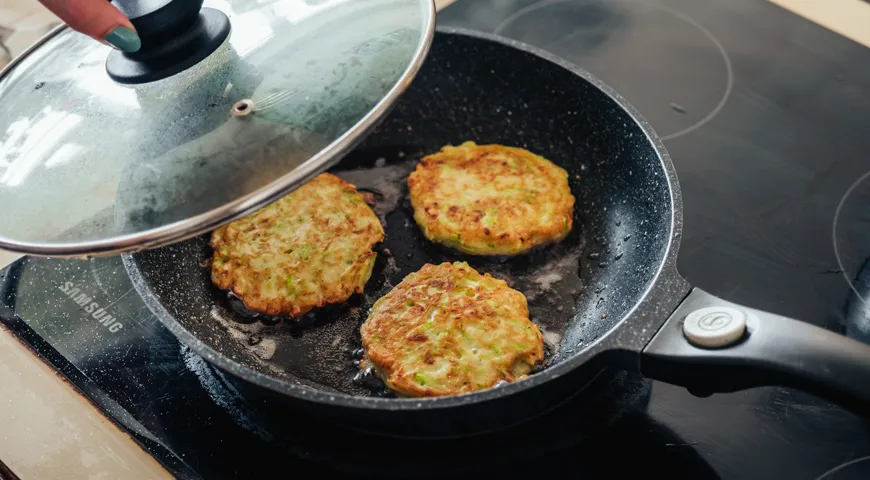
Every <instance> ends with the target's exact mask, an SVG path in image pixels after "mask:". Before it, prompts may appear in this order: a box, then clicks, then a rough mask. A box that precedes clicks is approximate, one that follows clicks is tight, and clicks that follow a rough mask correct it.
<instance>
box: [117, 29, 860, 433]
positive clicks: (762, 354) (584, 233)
mask: <svg viewBox="0 0 870 480" xmlns="http://www.w3.org/2000/svg"><path fill="white" fill-rule="evenodd" d="M465 140H474V141H475V142H477V143H479V144H482V143H500V144H506V145H513V146H520V147H525V148H527V149H529V150H531V151H533V152H537V153H540V154H542V155H544V156H545V157H547V158H549V159H550V160H552V161H553V162H555V163H557V164H558V165H560V166H562V167H563V168H565V169H566V170H567V171H568V173H569V176H570V185H571V189H572V191H573V193H574V195H575V197H576V198H577V203H576V207H575V228H574V230H573V231H572V233H571V234H570V235H569V236H568V238H566V239H565V240H564V241H563V242H561V243H560V244H557V245H552V246H549V247H545V248H541V249H538V250H536V251H535V252H532V253H530V254H527V255H523V256H519V257H514V258H479V257H468V256H463V255H459V254H457V253H456V252H453V251H450V250H447V249H444V248H441V247H438V246H437V245H435V244H432V243H431V242H428V241H427V240H426V239H425V238H424V237H423V236H422V234H421V233H420V231H419V229H418V228H417V227H416V225H415V224H414V221H413V218H412V212H411V209H410V206H409V202H408V198H407V189H406V186H405V179H406V177H407V174H408V173H409V172H410V171H411V170H412V169H413V167H414V164H415V162H416V161H418V160H419V159H420V158H421V157H422V156H423V155H425V154H427V153H431V152H435V151H437V150H438V149H440V147H441V146H443V145H446V144H454V145H455V144H458V143H461V142H463V141H465ZM331 171H332V172H333V173H335V174H337V175H339V176H341V177H343V178H345V179H347V180H348V181H350V182H352V183H354V184H355V185H356V186H357V187H358V188H360V189H361V190H367V191H370V192H372V193H373V195H374V198H375V205H374V207H373V208H374V210H375V211H376V213H378V215H379V216H381V219H382V221H383V222H384V223H385V228H386V232H387V236H386V239H385V241H384V242H383V243H382V244H381V245H380V246H379V247H378V251H379V255H378V261H377V265H376V267H375V270H374V273H373V275H372V279H371V280H370V281H369V283H368V285H367V287H366V292H365V293H364V294H363V295H358V296H356V297H354V298H352V299H351V300H350V301H349V302H347V304H344V305H335V306H330V307H327V308H324V309H322V310H320V311H317V312H314V313H312V314H310V315H309V316H307V317H305V318H303V319H301V320H296V321H291V320H283V321H282V320H281V319H274V318H265V317H256V316H254V315H252V314H251V312H246V311H244V308H243V307H241V306H240V302H238V301H237V300H236V299H233V298H231V297H228V296H227V294H226V293H224V292H221V291H218V290H217V289H216V288H215V287H214V286H212V284H211V281H210V279H209V270H208V268H207V267H206V266H205V261H206V260H207V259H208V258H209V256H210V254H211V251H210V249H209V247H208V236H203V237H200V238H194V239H190V240H187V241H184V242H181V243H177V244H173V245H170V246H168V247H164V248H160V249H156V250H149V251H144V252H139V253H135V254H132V255H127V256H125V257H124V264H125V266H126V268H127V270H128V272H129V275H130V277H131V278H132V280H133V284H134V285H135V287H136V289H137V290H138V292H139V294H140V295H141V296H142V298H143V299H144V301H145V302H146V303H147V305H148V306H149V308H150V309H151V310H152V311H153V312H154V314H155V315H156V316H157V318H158V319H159V320H160V321H161V322H162V323H163V324H164V325H165V326H166V327H167V328H168V329H169V330H170V331H171V332H172V333H174V334H175V335H176V336H177V337H178V338H179V339H180V340H181V341H182V342H183V343H184V344H186V345H187V346H188V347H189V348H190V349H192V350H193V351H194V352H196V353H197V354H199V355H201V356H202V357H203V358H205V359H206V360H207V361H209V362H211V363H212V364H213V365H215V366H216V367H218V368H219V369H220V370H221V371H223V372H226V373H228V375H226V377H227V378H229V379H230V381H231V382H232V383H233V384H235V385H237V387H238V388H239V389H240V390H241V391H243V392H244V395H245V396H246V398H250V399H252V400H251V401H252V402H254V403H261V402H267V403H268V404H271V405H275V404H277V405H288V406H293V407H299V408H303V409H308V410H310V411H312V412H314V413H315V414H317V415H320V416H322V417H323V418H325V419H329V420H335V421H338V422H341V423H343V424H346V425H348V426H350V427H351V428H367V429H375V430H377V431H379V432H383V433H384V434H387V435H426V436H428V435H431V436H443V435H455V434H469V433H474V432H478V431H483V430H487V429H492V428H498V427H499V426H506V425H509V424H511V423H514V422H518V421H522V420H524V419H527V418H530V417H531V416H534V415H536V414H538V413H540V412H541V411H544V410H547V409H549V408H551V407H553V406H554V405H555V404H558V403H559V402H561V401H563V400H564V399H565V398H567V397H569V396H571V395H575V394H577V392H582V390H583V388H584V386H586V385H587V384H589V383H590V382H591V381H592V380H593V379H594V378H595V377H596V376H597V375H598V374H599V372H601V371H602V369H603V368H604V367H606V366H615V367H618V368H623V369H628V370H634V371H640V372H641V373H643V374H644V375H646V376H649V377H652V378H656V379H660V380H663V381H666V382H671V383H675V384H679V385H683V386H686V387H687V388H689V389H690V391H692V392H693V393H696V394H698V395H708V394H711V393H714V392H728V391H734V390H739V389H744V388H750V387H754V386H760V385H784V386H791V387H796V388H800V389H805V390H807V391H809V392H812V393H814V394H817V395H820V396H823V397H826V398H828V399H831V400H833V401H835V402H840V403H842V404H843V405H845V406H847V407H850V408H853V409H855V410H860V409H861V408H862V407H863V406H865V405H870V403H868V402H870V382H868V381H867V379H870V347H867V346H865V345H863V344H860V343H858V342H855V341H853V340H850V339H847V338H846V337H843V336H840V335H837V334H835V333H832V332H829V331H827V330H823V329H820V328H817V327H814V326H811V325H810V324H808V323H803V322H799V321H796V320H790V319H787V318H784V317H781V316H777V315H773V314H771V313H767V312H762V311H758V310H753V309H750V308H746V307H742V306H738V305H734V304H731V303H729V302H726V301H724V300H722V299H719V298H716V297H714V296H712V295H710V294H708V293H706V292H704V291H702V290H700V289H698V288H693V287H692V286H690V285H689V284H688V283H687V282H686V281H685V280H684V279H683V278H682V277H681V276H680V275H679V274H678V272H677V270H676V257H677V249H678V246H679V241H680V232H681V227H682V212H681V199H680V189H679V185H678V183H677V177H676V174H675V172H674V168H673V165H672V164H671V160H670V158H669V157H668V154H667V152H666V151H665V148H664V146H663V145H662V143H661V140H660V139H659V137H658V136H657V135H656V134H655V133H654V132H653V130H652V129H651V128H650V126H649V125H648V124H647V122H646V121H645V120H643V118H642V117H641V116H640V114H639V113H638V112H637V111H636V110H635V109H634V108H633V107H631V106H630V105H629V104H628V103H627V102H626V101H625V100H624V99H623V98H622V97H620V96H619V95H618V94H617V93H616V92H614V91H613V90H611V89H610V88H609V87H608V86H606V85H605V84H603V83H602V82H601V81H600V80H598V79H597V78H595V77H594V76H592V75H590V74H589V73H587V72H585V71H583V70H581V69H579V68H577V67H575V66H573V65H570V64H568V63H566V62H564V61H563V60H561V59H558V58H556V57H553V56H552V55H550V54H548V53H546V52H543V51H540V50H538V49H535V48H533V47H530V46H528V45H524V44H520V43H518V42H514V41H512V40H508V39H504V38H500V37H497V36H492V35H488V34H482V33H476V32H471V31H464V30H459V29H444V28H440V29H439V30H438V32H437V33H436V35H435V39H434V43H433V45H432V48H431V52H430V54H429V56H428V59H427V61H426V63H425V65H424V67H423V68H422V70H421V71H420V73H419V74H418V76H417V78H416V79H415V81H414V82H413V83H412V84H411V85H410V86H409V88H408V90H407V92H406V93H405V94H404V95H403V97H402V99H401V100H400V102H399V103H398V104H397V105H396V106H395V107H394V109H393V111H392V112H391V113H390V115H389V116H388V117H387V119H385V120H384V122H383V123H382V124H381V125H379V126H378V128H377V129H375V130H374V132H373V133H372V134H371V135H370V136H368V137H367V138H366V139H365V140H364V141H363V142H362V143H361V144H360V145H358V146H357V147H356V148H355V150H354V151H353V152H352V153H351V154H350V155H348V156H347V157H346V158H344V159H343V160H342V161H341V162H340V163H338V164H337V165H336V166H335V167H334V168H333V169H332V170H331ZM454 260H465V261H468V262H469V263H470V264H471V265H472V266H473V267H474V268H476V269H478V270H479V271H481V272H489V273H491V274H492V275H494V276H496V277H499V278H503V279H505V280H507V281H508V282H509V283H510V284H511V285H513V286H514V288H517V289H518V290H520V291H522V292H523V293H524V294H525V295H526V297H527V298H528V301H529V309H530V312H531V317H532V320H533V321H535V322H536V323H537V324H538V325H539V326H540V327H541V329H542V330H543V332H544V336H545V339H546V342H547V360H546V365H545V366H544V367H543V368H542V369H540V370H539V371H536V372H535V373H534V374H533V375H531V376H530V377H529V378H527V379H525V380H522V381H519V382H515V383H511V384H506V385H501V386H497V387H495V388H491V389H488V390H484V391H480V392H476V393H472V394H466V395H458V396H450V397H438V398H421V399H399V398H395V397H392V396H391V395H390V394H389V392H386V391H385V390H384V388H383V386H382V385H381V384H379V383H378V382H377V381H376V380H374V379H373V378H368V377H366V376H365V375H363V374H361V373H360V372H359V369H358V367H357V366H356V365H355V361H356V360H358V359H359V356H360V350H359V347H360V338H359V326H360V325H361V323H362V322H363V321H364V320H365V317H366V312H367V310H368V308H369V307H370V306H371V305H372V303H373V302H374V301H375V300H376V299H377V298H379V297H380V296H381V295H383V294H385V293H386V292H387V291H389V289H390V288H391V287H392V286H394V285H396V284H397V283H398V282H400V281H401V279H402V278H404V276H405V275H407V274H409V273H411V272H413V271H416V270H418V269H419V268H420V267H421V266H422V265H423V264H425V263H427V262H428V263H439V262H444V261H454ZM702 307H711V308H712V310H709V311H708V313H710V312H712V313H713V315H712V316H711V315H707V317H706V318H705V319H702V321H701V322H700V323H699V324H698V326H699V327H700V328H701V329H702V330H704V329H706V330H704V331H703V332H701V333H704V332H706V333H707V334H708V335H710V336H711V337H713V338H716V337H717V333H718V334H721V333H722V331H728V330H729V328H732V327H734V325H735V324H739V323H740V320H741V318H742V319H743V320H744V321H745V324H746V328H745V331H744V332H743V333H742V335H740V336H739V338H737V339H736V340H735V341H733V343H730V344H728V345H724V346H719V347H718V348H707V347H701V346H696V345H695V344H693V343H691V342H690V341H689V340H688V339H687V337H686V335H684V332H683V324H684V323H685V321H686V318H687V316H689V314H691V313H692V312H694V311H695V310H697V309H700V308H702ZM723 307H727V308H723ZM723 342H724V341H723Z"/></svg>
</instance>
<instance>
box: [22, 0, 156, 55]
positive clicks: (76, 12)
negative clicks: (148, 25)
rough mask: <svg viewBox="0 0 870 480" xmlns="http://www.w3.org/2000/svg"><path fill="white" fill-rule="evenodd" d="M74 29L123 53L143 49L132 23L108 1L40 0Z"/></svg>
mask: <svg viewBox="0 0 870 480" xmlns="http://www.w3.org/2000/svg"><path fill="white" fill-rule="evenodd" d="M39 2H40V3H42V4H43V5H45V7H46V8H48V9H49V10H51V11H52V13H54V14H55V15H57V16H58V17H60V19H61V20H63V21H64V22H65V23H66V24H67V25H69V26H70V28H72V29H73V30H75V31H77V32H81V33H83V34H85V35H88V36H90V37H92V38H94V39H96V40H99V41H100V42H103V43H107V44H109V45H111V46H113V47H115V48H117V49H118V50H121V51H124V52H135V51H138V50H139V47H141V46H142V42H141V40H140V39H139V35H137V34H136V29H135V28H133V24H132V23H130V20H129V19H128V18H127V17H125V16H124V14H122V13H121V12H120V11H119V10H118V9H117V8H115V6H114V5H112V4H111V3H109V2H108V1H107V0H39Z"/></svg>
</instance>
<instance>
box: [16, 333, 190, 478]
mask: <svg viewBox="0 0 870 480" xmlns="http://www.w3.org/2000/svg"><path fill="white" fill-rule="evenodd" d="M0 386H2V388H0V405H2V408H0V425H2V429H0V458H2V459H3V463H4V464H5V466H6V467H7V468H8V469H9V470H11V471H12V473H13V474H15V475H16V476H18V477H19V478H20V479H21V480H30V479H34V480H38V479H45V478H96V477H100V478H137V479H155V480H157V479H171V478H173V476H172V475H171V474H170V473H169V472H168V471H166V470H165V469H164V468H163V466H162V465H160V463H158V462H157V461H156V460H155V459H154V458H153V457H152V456H151V455H150V454H148V453H147V452H146V451H145V450H143V449H142V448H141V447H140V446H139V444H138V443H136V441H135V440H133V438H131V437H130V436H129V435H128V434H126V433H125V432H123V431H122V430H121V429H120V428H118V427H117V426H116V425H115V424H114V423H112V422H111V421H110V420H109V419H107V418H106V417H105V416H104V415H103V413H102V412H101V411H100V410H99V409H98V408H97V407H96V406H95V405H93V404H92V403H91V402H90V401H89V400H88V399H86V398H85V397H84V396H83V395H82V394H81V393H80V392H79V391H78V390H76V389H75V388H74V387H72V386H71V385H70V384H69V383H67V381H66V380H65V379H63V378H62V377H61V376H60V374H59V373H58V372H57V371H56V370H55V369H54V368H53V367H52V366H50V365H48V364H47V363H46V362H45V361H43V359H42V358H41V357H39V356H38V355H37V354H36V353H35V352H33V351H32V350H31V349H30V348H29V347H28V346H26V345H25V344H23V343H22V342H21V341H20V340H19V339H18V338H17V337H16V336H15V335H14V334H13V333H12V332H10V331H9V330H8V329H7V328H6V327H5V326H4V325H3V324H0Z"/></svg>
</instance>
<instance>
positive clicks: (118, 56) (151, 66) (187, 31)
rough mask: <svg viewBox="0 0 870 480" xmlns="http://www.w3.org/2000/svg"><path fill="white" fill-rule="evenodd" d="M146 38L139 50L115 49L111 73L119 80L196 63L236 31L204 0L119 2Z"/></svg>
mask: <svg viewBox="0 0 870 480" xmlns="http://www.w3.org/2000/svg"><path fill="white" fill-rule="evenodd" d="M113 3H114V4H115V6H116V7H118V10H120V11H121V12H122V13H123V14H124V15H126V16H127V18H129V19H130V22H131V23H133V26H134V27H136V32H137V33H138V34H139V38H140V39H141V40H142V47H141V48H140V49H139V51H137V52H131V53H124V52H120V51H112V52H111V53H110V54H109V57H108V58H107V59H106V71H107V72H108V74H109V77H111V78H112V79H113V80H115V81H116V82H118V83H126V84H136V83H146V82H153V81H155V80H160V79H162V78H166V77H169V76H172V75H175V74H176V73H178V72H181V71H183V70H186V69H188V68H190V67H192V66H193V65H196V64H197V63H199V62H200V61H201V60H203V59H204V58H206V57H207V56H209V55H210V54H211V53H212V52H214V51H215V50H216V49H217V48H218V47H219V46H220V45H221V44H222V43H223V42H224V40H225V39H226V38H227V36H228V35H229V33H230V20H229V18H227V16H226V15H225V14H224V13H223V12H220V11H218V10H215V9H213V8H203V6H202V4H203V0H114V1H113Z"/></svg>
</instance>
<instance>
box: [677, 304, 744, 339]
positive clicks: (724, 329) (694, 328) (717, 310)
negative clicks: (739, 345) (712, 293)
mask: <svg viewBox="0 0 870 480" xmlns="http://www.w3.org/2000/svg"><path fill="white" fill-rule="evenodd" d="M745 331H746V314H745V313H743V312H742V311H741V310H738V309H736V308H730V307H707V308H699V309H698V310H695V311H694V312H692V313H690V314H689V315H687V316H686V320H685V321H684V322H683V334H684V335H685V336H686V338H687V339H688V340H689V341H690V342H691V343H692V344H693V345H695V346H697V347H702V348H718V347H727V346H728V345H731V344H733V343H734V342H737V341H738V340H740V339H741V338H742V337H743V333H744V332H745Z"/></svg>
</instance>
